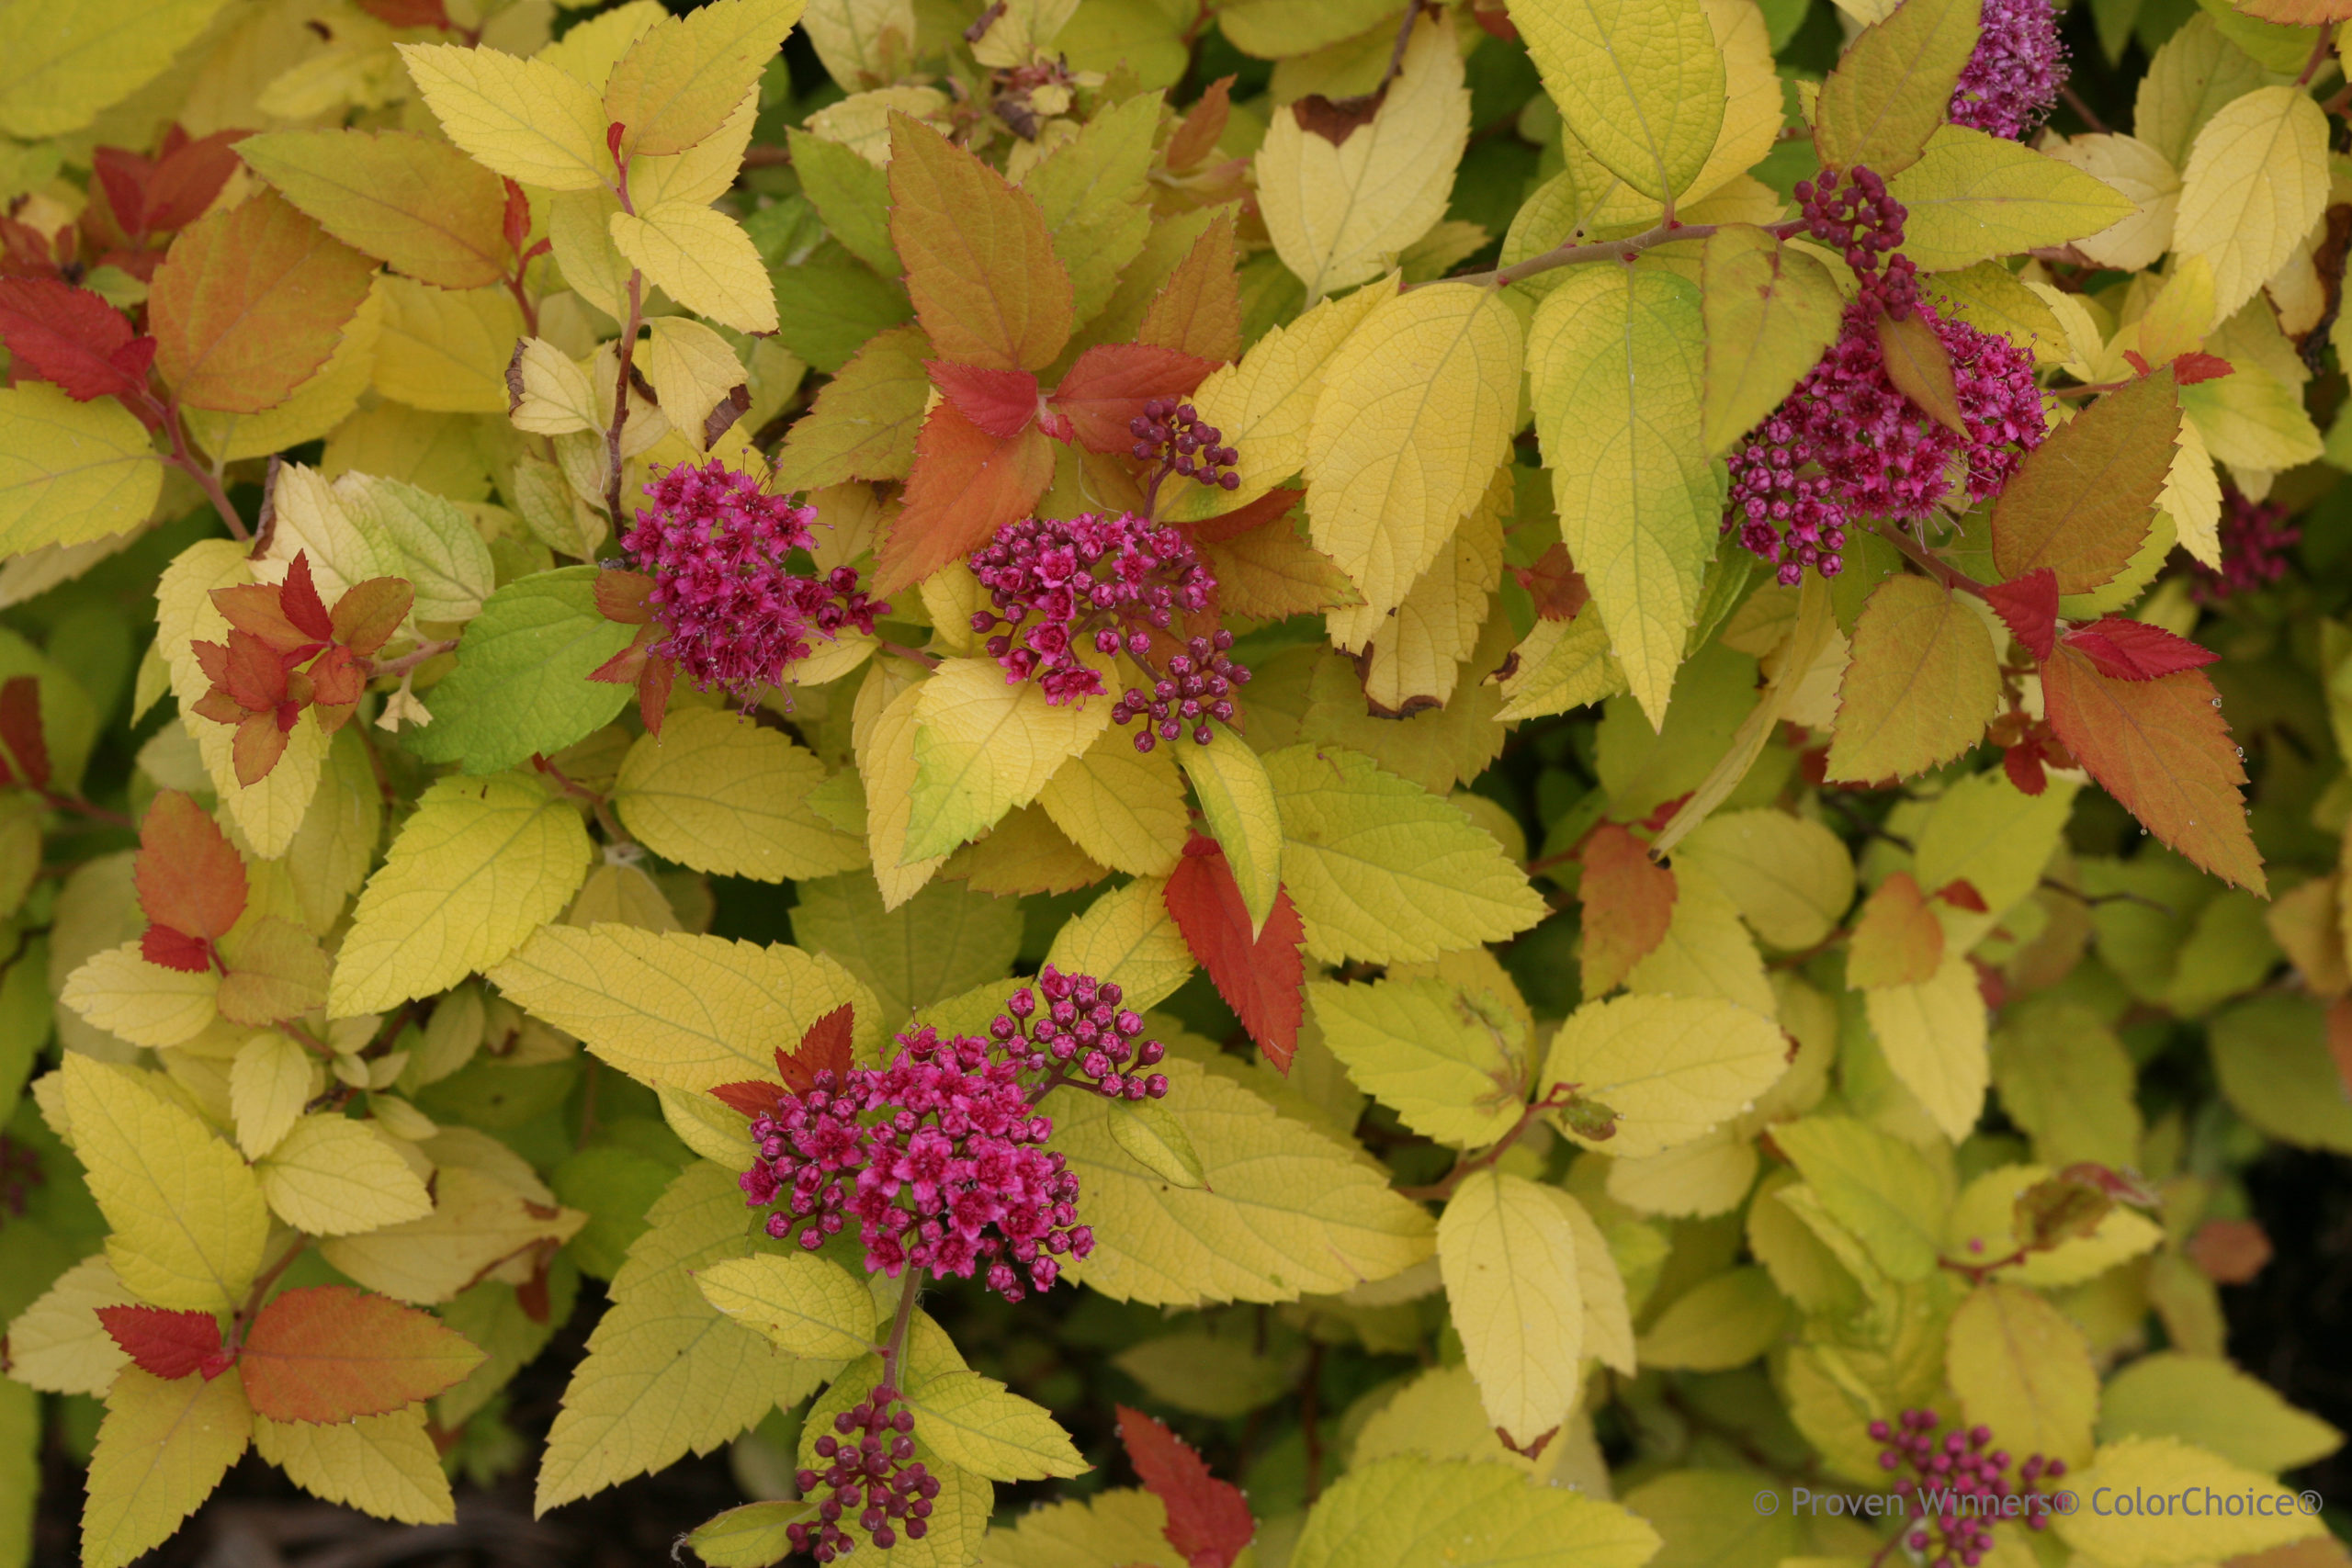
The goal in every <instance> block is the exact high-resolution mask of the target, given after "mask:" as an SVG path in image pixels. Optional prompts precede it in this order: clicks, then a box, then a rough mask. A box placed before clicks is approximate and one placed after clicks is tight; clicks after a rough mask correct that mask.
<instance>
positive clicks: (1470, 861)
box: [1265, 745, 1545, 964]
mask: <svg viewBox="0 0 2352 1568" xmlns="http://www.w3.org/2000/svg"><path fill="white" fill-rule="evenodd" d="M1265 763H1266V773H1267V776H1268V778H1269V779H1270V780H1271V781H1272V784H1273V789H1274V800H1275V803H1276V805H1277V807H1279V809H1280V811H1281V814H1282V823H1283V885H1284V886H1287V887H1288V888H1289V889H1290V896H1291V900H1292V902H1293V903H1295V904H1296V905H1297V907H1298V912H1299V916H1300V918H1301V919H1302V920H1303V921H1304V922H1305V924H1306V951H1307V952H1308V953H1310V954H1312V955H1313V956H1314V957H1316V958H1317V959H1319V960H1321V961H1323V962H1325V963H1329V964H1337V963H1340V962H1342V961H1344V960H1345V959H1347V958H1350V957H1354V958H1362V959H1365V960H1367V961H1369V962H1372V963H1375V964H1395V963H1404V962H1410V961H1414V960H1423V959H1430V958H1435V957H1436V956H1437V955H1438V954H1439V953H1443V952H1445V951H1447V950H1448V949H1451V948H1457V947H1468V946H1472V945H1475V944H1476V943H1478V942H1499V941H1501V940H1502V939H1504V938H1505V937H1509V936H1511V935H1514V934H1516V933H1517V932H1520V931H1525V930H1526V929H1527V928H1528V927H1530V926H1532V925H1533V924H1534V923H1535V922H1536V921H1537V920H1539V919H1542V918H1543V916H1544V908H1545V907H1544V900H1543V899H1542V898H1541V897H1538V896H1537V894H1536V892H1535V890H1534V889H1533V888H1532V887H1531V886H1528V882H1527V878H1526V876H1525V874H1523V873H1521V870H1520V869H1519V867H1518V866H1517V865H1516V864H1514V863H1512V862H1511V861H1510V858H1509V857H1508V856H1507V855H1505V854H1504V853H1503V848H1502V845H1501V844H1499V843H1498V842H1496V840H1495V836H1494V835H1493V834H1491V833H1489V832H1487V830H1486V829H1484V828H1481V827H1479V826H1478V825H1477V824H1476V823H1475V822H1474V821H1472V820H1471V819H1470V818H1469V816H1468V815H1467V814H1466V813H1464V811H1463V810H1462V808H1461V807H1457V806H1454V805H1453V804H1451V803H1450V802H1448V801H1446V800H1444V799H1442V798H1441V797H1439V796H1437V795H1431V794H1430V793H1429V792H1428V791H1426V790H1424V789H1422V788H1421V787H1420V786H1419V784H1412V783H1409V782H1408V781H1406V780H1404V779H1400V778H1398V777H1397V775H1396V774H1394V773H1384V772H1382V771H1381V769H1380V768H1379V767H1378V766H1377V765H1376V764H1374V762H1373V761H1372V759H1370V758H1369V757H1366V756H1363V754H1362V753H1360V752H1355V751H1347V750H1340V748H1338V747H1317V746H1312V745H1306V746H1293V747H1290V748H1288V749H1286V750H1281V751H1276V752H1274V753H1273V754H1272V755H1271V756H1269V757H1267V758H1266V759H1265Z"/></svg>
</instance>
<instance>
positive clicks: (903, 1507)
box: [785, 1383, 939, 1562]
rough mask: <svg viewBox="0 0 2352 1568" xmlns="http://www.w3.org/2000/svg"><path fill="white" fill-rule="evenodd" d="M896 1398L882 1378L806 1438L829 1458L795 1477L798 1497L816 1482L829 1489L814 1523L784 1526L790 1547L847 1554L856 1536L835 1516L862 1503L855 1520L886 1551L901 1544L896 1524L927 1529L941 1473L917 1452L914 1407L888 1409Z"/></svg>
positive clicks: (919, 1533)
mask: <svg viewBox="0 0 2352 1568" xmlns="http://www.w3.org/2000/svg"><path fill="white" fill-rule="evenodd" d="M898 1401H899V1391H898V1390H897V1389H895V1388H892V1387H890V1386H889V1385H888V1384H887V1383H885V1384H883V1385H881V1386H879V1387H877V1388H876V1389H875V1391H874V1392H873V1393H870V1394H868V1395H867V1396H866V1397H865V1401H864V1402H863V1403H861V1404H857V1405H855V1406H854V1407H852V1408H850V1409H848V1410H844V1411H842V1413H841V1414H840V1415H838V1416H834V1417H833V1429H832V1431H831V1432H830V1433H828V1434H826V1435H825V1436H823V1437H820V1438H818V1439H817V1441H816V1442H815V1444H814V1445H812V1446H813V1447H814V1448H815V1449H816V1450H817V1457H818V1458H819V1459H821V1460H824V1461H827V1462H826V1465H825V1468H824V1469H823V1470H822V1471H821V1472H820V1471H815V1470H804V1471H802V1472H799V1474H797V1476H795V1477H794V1480H795V1481H796V1482H797V1483H798V1484H799V1488H800V1495H801V1496H803V1497H809V1496H812V1495H815V1493H816V1491H817V1488H818V1486H819V1485H820V1483H821V1484H823V1485H824V1486H826V1487H829V1488H830V1489H831V1490H830V1492H829V1493H828V1495H826V1497H825V1498H824V1500H823V1501H822V1502H820V1503H819V1504H818V1505H817V1518H816V1522H815V1523H813V1524H807V1523H803V1524H791V1525H786V1527H785V1538H786V1540H789V1541H791V1543H792V1549H793V1550H794V1551H805V1552H807V1553H809V1555H810V1556H811V1557H814V1558H815V1559H816V1560H817V1561H818V1562H832V1561H833V1560H835V1559H836V1558H840V1557H846V1556H848V1555H849V1554H850V1552H851V1551H854V1550H855V1549H856V1546H857V1542H856V1540H855V1539H854V1538H853V1537H852V1536H851V1535H850V1533H849V1532H848V1531H847V1530H845V1529H842V1527H841V1522H840V1521H841V1517H842V1515H843V1514H846V1513H848V1512H850V1511H851V1510H852V1509H859V1510H861V1511H860V1512H859V1514H858V1517H857V1522H858V1523H859V1524H860V1525H862V1526H864V1527H865V1533H866V1535H867V1536H868V1537H870V1538H871V1539H872V1540H873V1542H874V1544H875V1545H876V1546H877V1547H879V1548H881V1549H882V1550H883V1551H889V1550H890V1548H892V1547H894V1546H896V1545H898V1544H899V1530H904V1531H906V1534H907V1539H908V1540H922V1538H923V1537H924V1536H925V1535H926V1534H928V1533H929V1532H930V1529H931V1524H930V1519H931V1509H932V1502H933V1499H934V1498H936V1497H937V1496H938V1495H939V1479H938V1477H936V1476H934V1475H933V1474H932V1473H931V1472H930V1471H929V1470H928V1469H927V1468H926V1467H925V1466H924V1464H923V1462H922V1461H921V1460H919V1459H917V1458H915V1440H914V1438H913V1437H912V1436H911V1434H912V1433H913V1431H914V1429H915V1417H914V1412H912V1411H910V1410H901V1411H899V1412H898V1413H897V1414H896V1415H893V1414H891V1411H890V1406H891V1405H893V1404H897V1403H898ZM861 1433H862V1434H864V1435H863V1436H860V1434H861ZM894 1526H895V1528H894Z"/></svg>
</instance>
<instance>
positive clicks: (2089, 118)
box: [2058, 85, 2114, 136]
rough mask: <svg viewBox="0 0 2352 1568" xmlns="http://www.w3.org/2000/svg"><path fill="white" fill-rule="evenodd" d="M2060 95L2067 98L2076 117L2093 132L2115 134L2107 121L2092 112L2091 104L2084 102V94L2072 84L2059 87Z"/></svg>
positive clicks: (2107, 134) (2067, 105)
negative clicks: (2077, 90) (2108, 126)
mask: <svg viewBox="0 0 2352 1568" xmlns="http://www.w3.org/2000/svg"><path fill="white" fill-rule="evenodd" d="M2058 96H2059V97H2061V98H2063V99H2064V100H2065V104H2066V107H2068V108H2070V109H2073V110H2074V111H2075V118H2078V119H2080V120H2081V121H2082V122H2083V124H2084V125H2085V126H2086V127H2087V128H2089V130H2092V131H2093V132H2095V133H2096V134H2098V135H2100V136H2109V135H2112V134H2114V133H2113V132H2112V131H2110V130H2108V128H2107V122H2106V121H2105V120H2103V119H2101V118H2098V115H2097V114H2095V113H2093V112H2092V110H2091V107H2090V105H2088V104H2086V103H2085V102H2083V98H2082V95H2081V94H2079V93H2077V92H2075V89H2074V88H2073V87H2072V86H2071V85H2062V86H2060V87H2059V89H2058Z"/></svg>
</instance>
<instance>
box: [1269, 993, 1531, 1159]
mask: <svg viewBox="0 0 2352 1568" xmlns="http://www.w3.org/2000/svg"><path fill="white" fill-rule="evenodd" d="M1306 1000H1307V1005H1308V1007H1309V1008H1310V1009H1311V1010H1313V1012H1314V1014H1315V1022H1316V1026H1317V1028H1319V1029H1320V1030H1322V1032H1323V1043H1325V1044H1326V1045H1328V1046H1329V1047H1330V1050H1331V1054H1332V1055H1335V1056H1337V1057H1338V1058H1339V1059H1340V1063H1341V1065H1342V1066H1345V1067H1346V1068H1347V1069H1348V1077H1351V1078H1352V1079H1353V1080H1354V1081H1355V1083H1356V1086H1357V1087H1358V1088H1360V1089H1363V1091H1364V1092H1365V1093H1367V1094H1370V1095H1372V1096H1373V1097H1374V1099H1376V1100H1379V1101H1380V1102H1381V1103H1382V1104H1384V1105H1386V1106H1388V1107H1390V1108H1391V1109H1392V1110H1394V1111H1396V1112H1397V1118H1398V1119H1399V1120H1400V1121H1402V1122H1404V1123H1405V1125H1407V1126H1408V1127H1410V1128H1411V1129H1412V1130H1413V1131H1414V1132H1416V1133H1419V1134H1422V1135H1423V1136H1424V1137H1430V1138H1434V1139H1436V1140H1437V1141H1438V1142H1439V1143H1442V1144H1451V1145H1453V1146H1455V1147H1456V1148H1465V1149H1476V1148H1484V1147H1485V1146H1487V1145H1489V1144H1491V1143H1493V1142H1494V1141H1495V1140H1496V1139H1498V1138H1499V1137H1501V1136H1502V1135H1503V1134H1504V1133H1506V1132H1508V1131H1509V1130H1510V1127H1511V1125H1512V1123H1514V1122H1517V1121H1518V1120H1519V1114H1520V1111H1521V1108H1522V1106H1523V1105H1524V1103H1525V1100H1526V1094H1527V1080H1528V1075H1529V1068H1530V1067H1531V1066H1532V1062H1531V1059H1530V1055H1529V1050H1528V1041H1527V1026H1526V1024H1525V1023H1523V1022H1522V1021H1521V1020H1520V1019H1519V1018H1518V1017H1517V1016H1516V1015H1514V1014H1513V1013H1512V1012H1511V1011H1510V1009H1509V1008H1508V1007H1507V1006H1506V1005H1505V1003H1504V1002H1503V1001H1502V999H1501V998H1498V997H1497V996H1496V995H1494V993H1492V992H1491V991H1488V990H1487V989H1484V988H1480V987H1472V986H1468V985H1462V984H1457V983H1455V982H1453V981H1449V980H1442V979H1415V980H1407V979H1396V978H1390V979H1386V980H1381V981H1378V982H1376V983H1374V984H1372V985H1368V986H1367V985H1340V984H1336V983H1334V982H1330V981H1323V980H1317V981H1314V982H1312V983H1310V984H1309V985H1308V986H1307V987H1306Z"/></svg>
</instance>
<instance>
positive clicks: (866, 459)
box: [775, 154, 931, 490]
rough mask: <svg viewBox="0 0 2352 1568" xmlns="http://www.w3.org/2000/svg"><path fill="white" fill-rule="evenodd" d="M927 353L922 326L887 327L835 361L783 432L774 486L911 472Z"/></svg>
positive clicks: (926, 393)
mask: <svg viewBox="0 0 2352 1568" xmlns="http://www.w3.org/2000/svg"><path fill="white" fill-rule="evenodd" d="M853 156H854V154H853ZM857 161H858V163H859V164H861V165H863V166H869V167H870V165H866V164H865V159H863V158H860V159H858V160H857ZM788 314H789V307H787V315H788ZM930 352H931V345H930V344H929V342H928V341H927V340H926V339H925V338H924V337H923V335H922V328H921V327H911V326H910V327H891V328H888V329H886V330H884V331H882V332H878V333H875V334H874V336H872V337H871V338H868V339H866V340H865V344H864V346H862V347H860V348H859V349H858V350H857V352H856V356H855V357H854V358H852V359H850V360H849V361H848V362H847V363H845V364H844V363H842V362H841V361H839V360H836V361H834V362H833V365H832V368H833V369H835V370H836V371H838V372H839V374H837V375H835V376H834V377H833V378H832V379H831V381H828V382H827V383H825V387H824V389H823V390H821V391H820V392H819V393H818V394H817V401H816V405H815V406H814V407H813V408H811V409H810V410H809V412H807V413H806V414H803V415H802V416H801V417H800V418H798V419H797V420H794V421H793V422H792V428H791V429H790V430H789V431H787V432H786V434H785V437H784V449H783V450H782V451H780V452H778V453H777V454H776V459H775V462H776V468H775V477H776V484H777V485H778V487H779V488H781V489H786V490H822V489H824V488H825V487H826V486H828V485H837V484H840V483H842V482H843V481H844V480H847V479H905V478H906V477H907V476H908V475H909V474H910V473H912V472H913V471H914V464H915V432H916V431H917V430H919V429H921V428H922V416H923V413H924V412H925V409H926V407H927V405H928V402H929V400H930V397H931V375H930V373H929V372H928V371H926V370H925V369H924V368H923V364H922V362H923V359H924V357H925V356H926V355H929V354H930ZM811 363H812V364H813V363H815V361H813V360H812V361H811ZM819 368H820V369H823V368H825V367H823V366H821V365H820V366H819Z"/></svg>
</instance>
